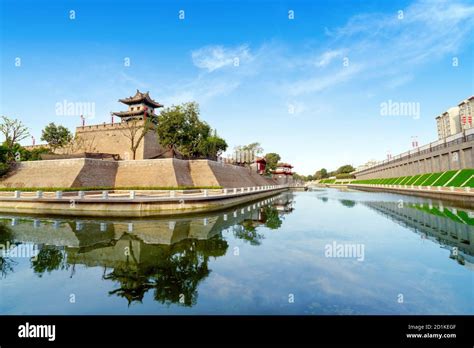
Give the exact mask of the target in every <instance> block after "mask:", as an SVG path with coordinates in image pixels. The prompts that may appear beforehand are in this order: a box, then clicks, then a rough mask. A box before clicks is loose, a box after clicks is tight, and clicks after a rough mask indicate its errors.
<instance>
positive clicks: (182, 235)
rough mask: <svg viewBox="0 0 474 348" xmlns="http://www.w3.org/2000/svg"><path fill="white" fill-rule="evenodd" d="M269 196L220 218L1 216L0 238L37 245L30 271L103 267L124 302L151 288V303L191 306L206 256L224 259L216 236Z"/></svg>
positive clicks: (258, 212)
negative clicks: (109, 218) (154, 301)
mask: <svg viewBox="0 0 474 348" xmlns="http://www.w3.org/2000/svg"><path fill="white" fill-rule="evenodd" d="M274 201H275V197H272V198H267V199H265V200H263V201H259V202H256V203H253V204H250V205H246V206H241V207H238V208H234V209H232V210H229V211H225V212H222V213H212V214H207V215H206V216H195V217H182V218H173V219H139V220H129V221H127V220H122V221H111V220H98V219H91V220H87V219H81V220H72V219H51V218H49V219H48V218H42V219H37V218H29V217H20V216H7V217H1V218H0V226H1V227H2V228H3V229H5V231H3V232H1V235H2V236H3V237H5V238H7V239H8V240H10V241H11V242H12V243H34V244H35V245H37V246H39V249H40V251H39V255H38V259H37V260H34V261H33V260H32V261H31V267H32V269H33V270H34V272H36V273H37V274H38V275H39V276H41V275H42V274H44V273H45V272H52V271H55V270H59V269H63V270H64V269H69V268H70V269H71V276H73V275H74V271H75V272H77V271H78V270H79V269H80V268H78V267H77V266H83V267H103V268H104V275H103V278H104V279H106V280H112V281H114V282H115V283H116V284H117V287H116V288H115V289H113V290H112V291H110V294H113V295H117V296H120V297H124V298H126V299H127V301H128V302H129V303H132V302H134V301H141V300H142V299H143V296H144V294H145V293H146V292H148V291H150V290H151V291H153V293H154V298H155V300H156V301H159V302H162V303H166V304H171V303H176V304H178V305H183V306H192V305H193V304H195V303H196V299H197V287H198V285H199V283H200V282H201V281H202V280H203V279H205V278H206V277H207V276H208V275H209V273H210V272H211V271H210V270H209V268H208V261H209V259H210V258H211V257H220V256H223V255H225V254H226V252H227V249H228V244H227V242H226V241H225V240H224V239H223V238H222V231H224V230H227V229H229V228H233V227H234V226H238V225H239V224H241V223H243V222H244V221H247V220H251V221H252V220H253V219H255V218H257V219H265V217H264V216H263V214H264V213H262V211H263V210H265V208H266V207H269V206H271V204H273V203H274Z"/></svg>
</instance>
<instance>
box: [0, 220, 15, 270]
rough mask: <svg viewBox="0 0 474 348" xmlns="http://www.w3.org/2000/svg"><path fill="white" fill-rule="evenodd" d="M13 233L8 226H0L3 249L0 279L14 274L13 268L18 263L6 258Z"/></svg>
mask: <svg viewBox="0 0 474 348" xmlns="http://www.w3.org/2000/svg"><path fill="white" fill-rule="evenodd" d="M12 239H13V238H12V233H11V230H10V228H9V227H8V226H6V225H5V224H0V245H2V246H3V249H2V250H1V251H0V279H1V278H5V277H6V276H7V274H8V273H12V272H13V266H14V265H16V262H15V261H14V260H12V259H11V258H9V257H5V256H4V251H5V248H6V246H7V244H8V243H11V241H12Z"/></svg>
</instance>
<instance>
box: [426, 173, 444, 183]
mask: <svg viewBox="0 0 474 348" xmlns="http://www.w3.org/2000/svg"><path fill="white" fill-rule="evenodd" d="M441 174H443V173H433V175H431V177H429V178H428V179H426V181H425V182H424V183H423V186H431V185H433V183H434V182H435V181H436V180H438V178H439V177H440V176H441Z"/></svg>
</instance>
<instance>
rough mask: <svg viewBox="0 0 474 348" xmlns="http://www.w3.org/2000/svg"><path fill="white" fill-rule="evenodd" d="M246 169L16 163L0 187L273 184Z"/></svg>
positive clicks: (153, 162)
mask: <svg viewBox="0 0 474 348" xmlns="http://www.w3.org/2000/svg"><path fill="white" fill-rule="evenodd" d="M273 184H275V182H274V181H273V180H272V179H267V178H263V177H261V176H260V175H259V174H257V173H254V172H251V171H250V170H249V169H248V168H243V167H237V166H233V165H229V164H222V163H217V162H214V161H208V160H191V161H187V160H179V159H175V158H164V159H148V160H135V161H103V160H98V159H91V158H75V159H61V160H49V161H32V162H19V163H16V164H15V166H14V168H13V170H12V171H11V172H10V173H9V174H8V175H7V176H6V177H4V178H2V179H0V187H18V188H21V187H98V186H107V187H130V186H139V187H141V186H142V187H150V186H155V187H157V186H159V187H176V186H222V187H249V186H261V185H273Z"/></svg>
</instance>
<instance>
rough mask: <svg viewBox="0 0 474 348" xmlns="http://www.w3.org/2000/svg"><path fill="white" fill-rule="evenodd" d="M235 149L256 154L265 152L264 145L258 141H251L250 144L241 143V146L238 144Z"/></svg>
mask: <svg viewBox="0 0 474 348" xmlns="http://www.w3.org/2000/svg"><path fill="white" fill-rule="evenodd" d="M234 150H235V151H249V152H253V153H254V154H256V155H259V154H261V153H263V147H262V146H261V145H260V143H258V142H255V143H250V144H248V145H239V146H236V147H235V148H234Z"/></svg>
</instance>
